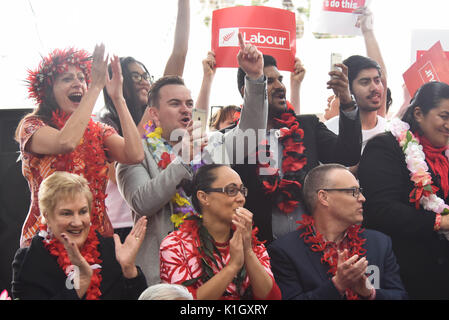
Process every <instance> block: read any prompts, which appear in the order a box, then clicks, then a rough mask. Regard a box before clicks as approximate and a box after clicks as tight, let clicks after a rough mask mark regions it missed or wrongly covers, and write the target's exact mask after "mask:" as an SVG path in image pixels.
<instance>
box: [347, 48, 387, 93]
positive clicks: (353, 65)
mask: <svg viewBox="0 0 449 320" xmlns="http://www.w3.org/2000/svg"><path fill="white" fill-rule="evenodd" d="M343 64H344V65H345V66H347V67H348V81H349V90H351V92H352V82H353V81H354V79H356V78H357V76H358V75H359V73H360V71H362V70H365V69H373V68H374V69H377V71H379V75H381V74H382V71H381V68H380V66H379V64H378V63H377V62H376V61H374V60H373V59H371V58H368V57H364V56H359V55H354V56H350V57H349V58H347V59H346V60H344V61H343Z"/></svg>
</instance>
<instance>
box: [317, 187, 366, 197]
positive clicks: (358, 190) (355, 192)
mask: <svg viewBox="0 0 449 320" xmlns="http://www.w3.org/2000/svg"><path fill="white" fill-rule="evenodd" d="M320 190H324V191H341V192H352V196H353V197H354V198H356V199H358V198H359V196H360V194H361V193H363V188H359V187H354V188H334V189H320ZM320 190H318V191H320ZM318 191H317V192H318Z"/></svg>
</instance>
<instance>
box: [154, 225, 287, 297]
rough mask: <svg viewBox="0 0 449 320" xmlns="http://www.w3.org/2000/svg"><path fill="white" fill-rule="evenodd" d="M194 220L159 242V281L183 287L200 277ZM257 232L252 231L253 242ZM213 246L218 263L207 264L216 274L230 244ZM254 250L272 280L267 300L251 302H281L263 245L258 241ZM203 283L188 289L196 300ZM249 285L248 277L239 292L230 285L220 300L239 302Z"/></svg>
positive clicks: (195, 284)
mask: <svg viewBox="0 0 449 320" xmlns="http://www.w3.org/2000/svg"><path fill="white" fill-rule="evenodd" d="M196 224H197V223H196V221H194V220H186V221H184V223H183V225H182V226H181V228H180V229H179V230H177V231H174V232H172V233H170V234H169V235H168V236H167V237H165V239H164V240H163V241H162V243H161V247H160V276H161V280H162V282H166V283H174V284H182V283H183V282H184V281H186V280H191V279H195V278H198V277H199V276H201V274H202V272H203V271H202V268H201V257H200V253H199V251H198V248H199V247H200V239H199V236H198V226H197V225H196ZM256 232H257V230H253V239H254V236H255V233H256ZM215 246H216V247H217V249H218V250H219V251H220V254H221V257H219V256H218V254H217V253H215V252H214V257H215V260H216V261H217V262H218V268H217V267H216V266H215V264H213V263H211V264H210V265H211V266H212V268H213V271H214V274H217V273H218V272H219V271H220V270H221V269H222V268H223V267H224V266H226V265H227V264H228V263H229V259H230V254H229V245H228V243H217V242H215ZM253 250H254V253H255V254H256V256H257V258H258V259H259V261H260V263H261V264H262V266H263V267H264V268H265V270H266V272H267V273H268V274H269V276H270V277H271V278H272V280H273V287H272V289H271V291H270V293H269V294H268V296H267V297H254V296H253V298H254V299H264V300H278V299H281V293H280V290H279V287H278V286H277V284H276V282H275V281H274V277H273V274H272V272H271V266H270V257H269V256H268V253H267V251H266V248H265V246H264V245H263V244H262V243H260V242H258V241H257V244H255V245H254V241H253ZM203 284H204V283H203V282H202V280H201V279H200V280H198V281H197V282H196V283H194V284H193V285H190V286H187V289H188V290H189V291H190V292H191V293H192V295H193V296H194V298H196V290H197V289H198V288H199V287H201V286H202V285H203ZM249 286H250V281H249V277H248V275H247V276H246V278H245V279H244V281H243V284H242V285H241V288H240V291H238V288H237V286H236V285H235V284H234V283H233V282H231V283H230V284H229V285H228V287H227V288H226V291H225V293H224V295H223V296H222V297H221V299H223V300H239V299H240V298H241V297H242V295H243V294H244V292H245V290H246V289H247V288H248V287H249Z"/></svg>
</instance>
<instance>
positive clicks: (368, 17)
mask: <svg viewBox="0 0 449 320" xmlns="http://www.w3.org/2000/svg"><path fill="white" fill-rule="evenodd" d="M354 13H358V14H361V15H360V16H359V18H358V19H357V24H356V26H357V27H359V28H361V30H362V34H363V38H364V39H365V46H366V55H367V56H368V57H370V58H371V59H373V60H374V61H376V62H377V63H378V64H379V66H380V68H381V69H382V72H381V81H382V84H383V86H384V88H385V90H384V95H383V97H382V107H381V108H380V109H379V110H378V111H377V114H378V115H379V116H381V117H384V118H385V116H386V114H387V68H386V67H385V62H384V59H383V58H382V53H381V52H380V48H379V44H378V42H377V39H376V36H375V35H374V28H373V13H372V12H371V10H370V9H369V8H367V7H363V8H359V9H357V10H356V11H355V12H354Z"/></svg>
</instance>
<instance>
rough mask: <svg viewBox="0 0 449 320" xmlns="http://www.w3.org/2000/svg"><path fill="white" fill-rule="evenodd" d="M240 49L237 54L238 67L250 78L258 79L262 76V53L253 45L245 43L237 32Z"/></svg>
mask: <svg viewBox="0 0 449 320" xmlns="http://www.w3.org/2000/svg"><path fill="white" fill-rule="evenodd" d="M238 36H239V46H240V51H239V53H238V54H237V60H238V62H239V66H240V68H242V69H243V71H245V73H246V75H247V76H248V77H249V78H250V79H251V80H256V79H259V78H260V77H261V76H263V55H262V52H260V51H259V50H257V48H256V47H255V46H254V45H251V44H245V42H244V41H243V36H242V34H241V33H240V32H239V34H238Z"/></svg>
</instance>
